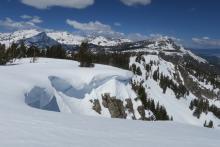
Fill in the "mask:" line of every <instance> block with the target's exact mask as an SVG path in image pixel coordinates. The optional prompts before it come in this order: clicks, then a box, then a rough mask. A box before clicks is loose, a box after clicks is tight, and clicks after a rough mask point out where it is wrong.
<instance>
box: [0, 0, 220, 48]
mask: <svg viewBox="0 0 220 147" xmlns="http://www.w3.org/2000/svg"><path fill="white" fill-rule="evenodd" d="M0 3H1V4H0V32H8V31H14V30H19V29H29V28H40V29H54V30H65V31H69V32H76V31H83V32H91V31H94V32H95V31H102V32H107V33H113V34H122V33H123V35H125V36H129V37H130V38H132V39H142V38H143V39H144V38H147V37H148V36H153V35H167V36H170V37H175V38H177V39H178V40H179V41H180V42H182V43H183V44H184V45H185V46H189V47H194V48H220V29H219V28H220V9H219V6H220V1H219V0H62V1H61V0H1V2H0Z"/></svg>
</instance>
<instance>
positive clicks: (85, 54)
mask: <svg viewBox="0 0 220 147" xmlns="http://www.w3.org/2000/svg"><path fill="white" fill-rule="evenodd" d="M78 58H79V62H80V67H93V66H94V65H93V64H92V58H91V52H90V50H89V45H88V43H87V42H83V43H82V44H81V46H80V50H79V53H78Z"/></svg>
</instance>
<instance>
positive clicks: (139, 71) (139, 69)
mask: <svg viewBox="0 0 220 147" xmlns="http://www.w3.org/2000/svg"><path fill="white" fill-rule="evenodd" d="M136 74H137V75H139V76H141V75H142V72H141V68H140V67H138V68H137V71H136Z"/></svg>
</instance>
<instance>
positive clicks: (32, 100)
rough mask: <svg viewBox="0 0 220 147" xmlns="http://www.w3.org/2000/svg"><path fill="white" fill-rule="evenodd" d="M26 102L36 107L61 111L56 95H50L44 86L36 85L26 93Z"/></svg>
mask: <svg viewBox="0 0 220 147" xmlns="http://www.w3.org/2000/svg"><path fill="white" fill-rule="evenodd" d="M25 103H26V104H27V105H29V106H31V107H34V108H38V109H42V110H48V111H55V112H60V109H59V106H58V104H57V100H56V97H54V96H51V95H49V94H48V93H47V92H46V90H45V89H44V88H40V87H34V88H33V89H32V90H31V91H30V92H29V93H27V94H26V95H25Z"/></svg>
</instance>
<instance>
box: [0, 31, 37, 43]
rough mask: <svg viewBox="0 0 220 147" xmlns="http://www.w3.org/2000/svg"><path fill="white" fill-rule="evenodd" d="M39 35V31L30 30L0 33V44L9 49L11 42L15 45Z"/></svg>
mask: <svg viewBox="0 0 220 147" xmlns="http://www.w3.org/2000/svg"><path fill="white" fill-rule="evenodd" d="M39 33H40V31H38V30H35V29H32V30H20V31H15V32H12V33H0V43H1V44H5V45H6V47H9V45H11V44H12V43H13V42H14V43H16V42H18V41H20V40H23V39H27V38H31V37H33V36H36V35H38V34H39Z"/></svg>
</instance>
